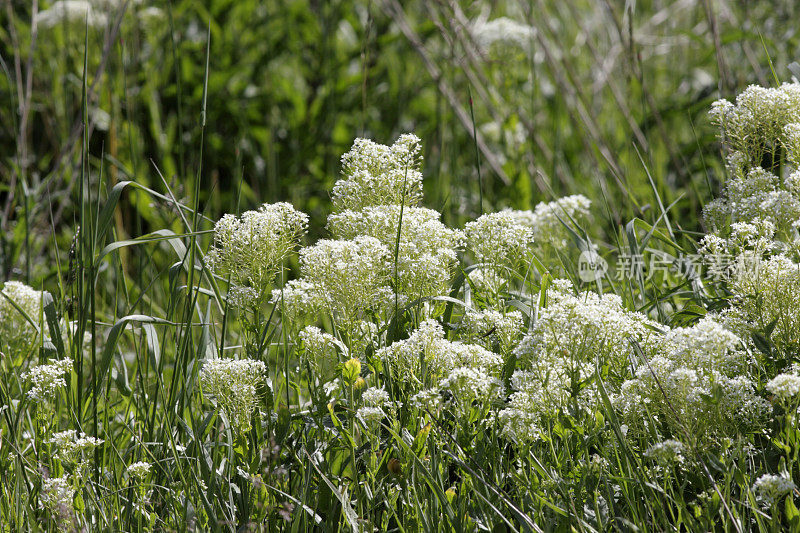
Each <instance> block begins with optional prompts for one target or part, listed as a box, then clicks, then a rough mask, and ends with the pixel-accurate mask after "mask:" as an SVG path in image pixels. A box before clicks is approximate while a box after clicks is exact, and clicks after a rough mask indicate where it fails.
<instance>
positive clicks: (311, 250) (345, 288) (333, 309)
mask: <svg viewBox="0 0 800 533" xmlns="http://www.w3.org/2000/svg"><path fill="white" fill-rule="evenodd" d="M389 257H390V255H389V250H388V249H387V248H386V246H384V245H383V244H381V242H380V241H379V240H378V239H376V238H374V237H365V236H359V237H356V238H354V239H353V240H347V241H335V240H326V239H322V240H319V241H317V243H316V244H315V245H314V246H310V247H308V248H303V249H302V250H301V251H300V274H301V276H302V277H301V280H303V281H306V282H307V283H309V284H310V288H309V294H310V295H311V297H312V300H313V301H314V302H315V307H316V308H318V309H324V310H325V311H327V312H328V313H329V314H330V315H331V317H332V318H333V319H334V320H335V321H336V323H337V324H338V325H339V326H340V327H342V328H343V329H346V330H351V329H352V328H353V327H355V326H356V325H357V324H358V323H359V322H361V320H363V319H364V318H365V317H367V316H369V312H370V311H372V312H376V311H379V310H380V309H381V308H382V307H384V306H385V304H387V303H388V302H389V300H390V299H391V298H390V297H391V294H392V290H391V288H390V287H389V285H388V283H389V272H388V259H389Z"/></svg>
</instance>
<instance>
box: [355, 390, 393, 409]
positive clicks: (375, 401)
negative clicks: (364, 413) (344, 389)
mask: <svg viewBox="0 0 800 533" xmlns="http://www.w3.org/2000/svg"><path fill="white" fill-rule="evenodd" d="M361 400H362V401H363V402H364V403H365V404H366V405H368V406H371V407H383V405H384V404H386V403H388V402H389V393H388V392H386V391H385V390H384V389H379V388H377V387H370V388H368V389H367V390H365V391H364V393H363V394H362V395H361Z"/></svg>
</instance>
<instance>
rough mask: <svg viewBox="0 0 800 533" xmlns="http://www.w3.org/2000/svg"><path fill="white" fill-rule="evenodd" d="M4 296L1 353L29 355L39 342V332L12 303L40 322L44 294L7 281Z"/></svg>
mask: <svg viewBox="0 0 800 533" xmlns="http://www.w3.org/2000/svg"><path fill="white" fill-rule="evenodd" d="M0 293H2V294H0V352H4V353H5V354H6V355H9V356H12V357H13V356H15V355H17V354H19V355H27V354H28V353H29V352H30V350H31V349H32V348H33V347H34V346H35V345H36V343H37V342H38V339H37V331H36V328H35V327H33V324H31V323H30V322H28V321H27V320H26V319H25V317H24V316H23V315H22V314H20V312H19V311H18V310H17V309H16V307H14V305H12V303H11V302H14V303H15V304H16V305H17V306H19V308H20V309H22V310H23V311H24V312H25V314H27V315H28V317H29V318H30V319H31V320H33V321H34V323H38V322H39V317H40V315H41V314H42V293H41V292H39V291H37V290H35V289H33V288H31V287H29V286H27V285H25V284H24V283H20V282H18V281H6V282H5V284H3V289H2V290H0Z"/></svg>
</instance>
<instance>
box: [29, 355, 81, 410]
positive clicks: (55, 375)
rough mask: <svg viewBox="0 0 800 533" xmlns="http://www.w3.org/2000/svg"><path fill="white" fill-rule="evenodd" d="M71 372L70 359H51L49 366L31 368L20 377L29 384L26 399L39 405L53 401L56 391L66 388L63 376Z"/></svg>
mask: <svg viewBox="0 0 800 533" xmlns="http://www.w3.org/2000/svg"><path fill="white" fill-rule="evenodd" d="M71 370H72V360H71V359H61V360H55V359H51V362H50V363H49V364H46V365H38V366H35V367H33V368H31V369H30V370H28V371H27V372H26V373H25V374H23V375H22V379H23V380H25V381H27V382H29V383H30V384H31V388H30V390H29V391H28V398H30V399H31V400H33V401H35V402H39V403H47V402H51V401H53V400H55V399H56V395H57V393H58V391H60V390H61V389H63V388H64V387H66V386H67V382H66V379H65V377H64V374H67V373H69V372H70V371H71Z"/></svg>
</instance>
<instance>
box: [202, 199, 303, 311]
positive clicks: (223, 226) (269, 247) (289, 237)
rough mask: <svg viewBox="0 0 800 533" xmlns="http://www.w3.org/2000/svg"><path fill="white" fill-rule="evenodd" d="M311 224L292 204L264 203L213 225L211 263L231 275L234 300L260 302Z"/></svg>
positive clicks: (224, 274) (245, 304)
mask: <svg viewBox="0 0 800 533" xmlns="http://www.w3.org/2000/svg"><path fill="white" fill-rule="evenodd" d="M307 227H308V216H307V215H306V214H305V213H301V212H300V211H297V210H296V209H295V208H294V207H292V205H291V204H288V203H285V202H280V203H276V204H264V205H262V206H261V207H260V208H259V209H258V210H257V211H246V212H245V213H243V214H242V216H241V217H236V216H234V215H225V216H223V217H222V218H221V219H220V220H219V221H218V222H217V223H216V225H215V226H214V246H213V248H212V249H211V250H210V251H209V253H208V256H207V261H208V263H209V266H210V267H211V268H212V269H213V270H214V271H215V272H216V273H217V274H218V275H220V276H222V277H230V280H231V284H232V291H231V292H232V295H231V296H232V297H231V303H232V304H235V305H237V306H240V307H250V306H255V305H258V303H259V301H260V299H261V298H262V297H263V296H264V294H265V291H266V290H267V288H268V286H269V285H270V284H272V283H273V281H274V280H275V276H276V275H277V274H278V273H279V272H280V270H281V268H282V267H283V262H284V260H285V259H286V257H287V256H288V255H289V254H290V253H291V252H292V251H293V250H294V249H295V247H296V246H297V244H298V241H299V239H300V238H301V237H302V236H303V235H304V234H305V232H306V229H307Z"/></svg>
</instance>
